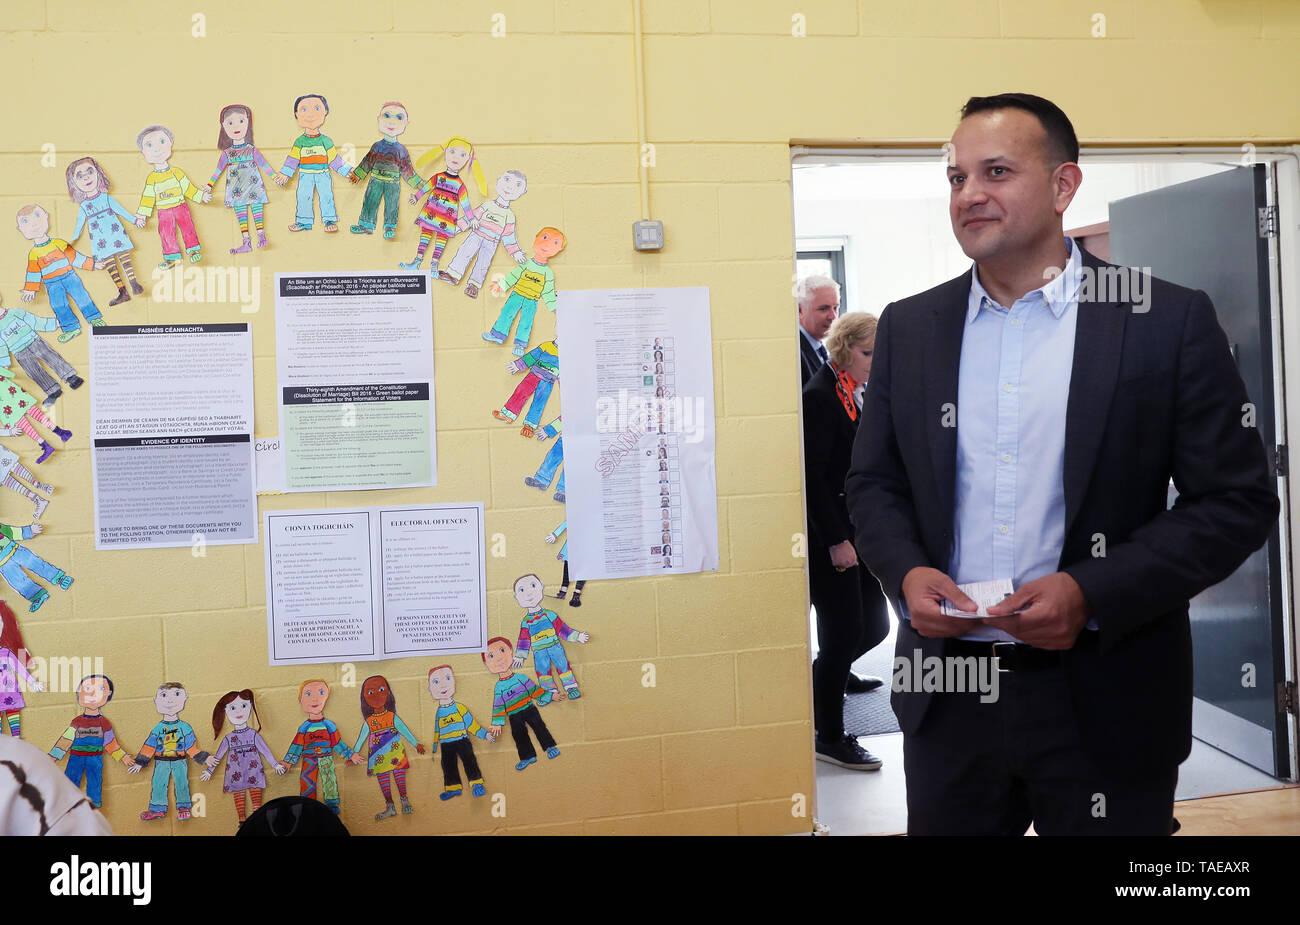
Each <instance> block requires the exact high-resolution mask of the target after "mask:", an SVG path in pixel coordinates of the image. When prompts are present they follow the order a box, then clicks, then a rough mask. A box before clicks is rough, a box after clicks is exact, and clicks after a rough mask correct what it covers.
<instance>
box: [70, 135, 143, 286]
mask: <svg viewBox="0 0 1300 925" xmlns="http://www.w3.org/2000/svg"><path fill="white" fill-rule="evenodd" d="M64 178H65V179H66V180H67V183H68V195H69V196H71V197H72V201H73V202H75V203H77V225H76V227H75V228H73V229H72V240H73V241H76V240H77V239H79V238H80V237H81V230H82V228H88V229H89V231H90V256H91V257H93V258H95V266H96V267H103V268H104V269H106V270H108V275H109V277H110V278H111V279H112V280H113V285H114V286H116V287H117V295H116V296H115V297H114V298H113V299H112V300H111V301H110V302H109V303H108V305H109V307H110V308H112V307H113V306H114V305H121V304H122V303H123V302H127V301H130V299H131V295H132V294H135V295H143V294H144V287H143V286H141V285H140V281H139V280H137V279H136V278H135V265H134V264H133V263H132V262H131V251H132V250H133V249H134V248H135V244H134V243H132V241H131V238H130V237H129V236H128V235H127V233H126V226H125V225H123V224H122V223H123V222H126V224H127V225H134V224H135V216H134V215H133V214H131V213H130V212H128V211H127V209H126V207H125V206H123V205H122V204H121V203H120V202H118V201H117V200H116V199H115V198H114V197H112V196H110V195H109V193H108V174H107V173H106V172H105V171H104V168H103V167H102V166H100V163H99V161H97V160H95V159H94V158H93V157H79V158H77V159H76V160H75V161H73V162H72V163H71V164H69V165H68V169H67V171H66V172H65V174H64ZM123 273H125V274H126V281H125V282H123V280H122V274H123ZM127 285H130V287H131V292H129V293H128V292H127V291H126V287H127Z"/></svg>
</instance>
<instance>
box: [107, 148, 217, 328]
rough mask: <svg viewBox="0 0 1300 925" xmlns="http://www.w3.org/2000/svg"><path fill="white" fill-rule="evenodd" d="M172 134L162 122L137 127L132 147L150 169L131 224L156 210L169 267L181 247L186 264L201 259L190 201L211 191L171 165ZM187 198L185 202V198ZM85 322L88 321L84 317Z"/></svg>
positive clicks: (139, 225)
mask: <svg viewBox="0 0 1300 925" xmlns="http://www.w3.org/2000/svg"><path fill="white" fill-rule="evenodd" d="M174 142H175V136H174V135H173V134H172V131H171V129H169V128H167V126H165V125H149V126H146V127H145V128H143V129H141V130H140V134H139V135H137V136H136V138H135V146H136V147H137V148H139V149H140V153H141V154H142V155H144V159H145V160H146V161H148V162H149V166H150V167H152V168H153V172H152V173H150V174H149V176H147V177H146V178H145V181H144V191H143V192H141V193H140V205H139V207H138V208H137V209H136V213H135V226H136V227H137V228H143V227H144V226H145V224H146V223H147V222H148V221H149V216H150V215H153V214H154V213H157V216H158V238H159V240H160V241H161V242H162V253H163V259H162V263H161V264H160V268H161V269H163V270H169V269H171V268H172V267H174V266H175V265H176V264H178V263H180V260H181V248H182V247H184V248H185V258H186V259H187V260H189V262H190V263H198V262H199V261H200V260H202V259H203V251H202V248H201V247H200V246H199V234H198V232H197V231H195V230H194V215H193V214H192V213H191V212H190V202H211V201H212V190H210V189H207V188H206V187H200V186H195V185H194V184H193V183H191V182H190V178H189V177H188V176H186V174H185V171H183V170H181V169H180V168H179V167H173V166H172V165H171V158H172V144H173V143H174ZM187 200H188V201H187ZM86 320H87V321H89V320H90V318H89V317H88V318H87V319H86Z"/></svg>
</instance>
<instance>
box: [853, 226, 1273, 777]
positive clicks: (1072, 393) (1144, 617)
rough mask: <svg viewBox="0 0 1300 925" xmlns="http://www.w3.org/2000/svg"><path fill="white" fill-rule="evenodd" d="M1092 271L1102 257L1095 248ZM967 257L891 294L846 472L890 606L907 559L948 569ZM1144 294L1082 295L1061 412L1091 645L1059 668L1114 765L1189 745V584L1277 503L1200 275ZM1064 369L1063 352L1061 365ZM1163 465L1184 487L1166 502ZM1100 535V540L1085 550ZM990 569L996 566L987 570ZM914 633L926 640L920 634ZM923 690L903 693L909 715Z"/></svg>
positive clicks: (1073, 537) (1173, 754)
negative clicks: (918, 285) (945, 274)
mask: <svg viewBox="0 0 1300 925" xmlns="http://www.w3.org/2000/svg"><path fill="white" fill-rule="evenodd" d="M1082 257H1083V262H1084V264H1085V267H1088V268H1091V271H1092V272H1095V271H1097V269H1098V268H1101V267H1106V266H1109V264H1106V263H1104V262H1103V261H1101V260H1098V259H1097V258H1096V257H1094V256H1093V255H1092V254H1089V253H1088V252H1087V251H1083V254H1082ZM970 282H971V274H970V273H969V272H967V273H964V274H962V275H961V276H959V277H957V278H956V279H953V280H950V281H948V282H946V283H943V284H942V285H939V286H936V287H935V288H933V289H931V290H929V291H928V292H923V293H921V294H919V295H915V296H912V297H910V298H907V299H903V300H902V301H899V302H895V303H893V304H891V305H889V306H888V307H887V308H886V309H885V311H884V313H883V314H882V316H881V318H880V324H879V328H878V329H877V332H876V346H875V354H874V358H873V361H872V366H871V388H869V389H868V390H867V393H866V404H865V407H864V409H863V415H862V419H861V421H860V424H859V427H858V434H857V439H856V441H855V443H854V449H853V462H852V465H851V466H850V469H849V473H848V476H847V479H846V494H847V502H848V507H849V513H850V516H851V518H852V520H853V523H854V527H855V537H856V539H855V542H856V544H857V548H858V554H859V556H861V558H862V561H863V562H865V563H866V564H867V566H868V567H869V568H870V569H871V571H872V573H873V574H875V575H876V577H877V578H879V579H880V582H881V584H882V586H883V587H884V590H885V593H886V594H887V595H888V596H889V598H890V601H891V603H893V605H894V608H895V610H898V606H899V600H900V598H901V586H902V581H903V576H904V575H906V574H907V572H908V571H909V570H910V569H912V568H914V567H916V566H922V565H923V566H931V567H934V568H938V569H941V570H943V571H947V569H948V565H949V553H950V549H951V543H952V531H953V494H954V482H955V475H956V447H957V430H956V426H955V424H953V426H945V411H950V412H951V413H950V415H949V416H948V417H947V422H948V423H952V422H955V420H956V412H955V409H956V405H957V367H958V362H959V359H960V355H961V339H962V334H963V331H964V329H965V318H966V309H967V300H968V296H969V293H970ZM1149 298H1150V301H1149V303H1148V306H1149V310H1148V311H1146V312H1134V311H1133V310H1132V305H1131V304H1130V303H1115V302H1092V303H1082V304H1080V305H1079V309H1078V311H1079V315H1078V322H1077V328H1076V334H1075V343H1074V365H1073V369H1072V370H1071V371H1070V388H1069V398H1068V401H1067V410H1066V427H1065V461H1064V482H1065V484H1064V489H1065V523H1066V532H1065V543H1064V548H1063V550H1062V552H1061V558H1060V564H1059V568H1060V569H1062V570H1063V571H1066V572H1068V573H1069V574H1070V575H1071V576H1073V577H1074V579H1075V580H1076V581H1077V582H1078V583H1079V586H1080V588H1082V589H1083V593H1084V595H1085V596H1086V597H1087V600H1088V602H1089V604H1090V605H1091V606H1092V610H1093V616H1094V617H1095V618H1096V620H1097V622H1098V624H1099V625H1100V628H1101V635H1100V645H1099V646H1096V647H1090V648H1086V647H1080V648H1075V649H1072V650H1070V651H1069V652H1068V653H1066V656H1065V666H1066V672H1067V674H1068V677H1069V679H1070V685H1071V690H1072V692H1073V695H1074V702H1075V708H1076V712H1077V715H1078V718H1079V721H1080V724H1081V726H1082V728H1083V732H1084V735H1085V741H1086V742H1087V743H1088V744H1089V746H1090V750H1091V751H1092V752H1093V754H1095V755H1097V757H1098V759H1099V760H1101V761H1102V762H1103V763H1104V764H1106V765H1108V766H1110V767H1112V768H1115V769H1123V768H1125V767H1133V766H1151V767H1156V766H1163V767H1166V768H1167V767H1168V766H1169V765H1170V764H1171V763H1175V764H1176V763H1178V762H1181V761H1182V760H1183V759H1184V758H1186V757H1187V755H1188V753H1189V752H1190V750H1191V710H1192V646H1191V630H1190V626H1189V623H1188V616H1187V607H1188V601H1189V600H1190V599H1191V598H1192V597H1194V596H1195V595H1196V594H1198V593H1199V592H1200V591H1202V590H1203V589H1205V588H1207V587H1209V586H1210V585H1213V584H1215V583H1217V582H1219V581H1221V580H1223V579H1224V578H1226V577H1227V576H1228V575H1230V574H1231V573H1232V572H1233V571H1234V570H1235V569H1236V568H1237V566H1239V565H1240V564H1241V563H1242V562H1243V561H1244V560H1245V558H1246V557H1247V556H1248V555H1250V553H1251V552H1253V551H1254V550H1256V549H1258V548H1259V547H1260V546H1261V545H1262V544H1263V543H1264V542H1265V541H1266V540H1267V538H1268V536H1269V533H1270V532H1271V531H1272V529H1273V528H1274V525H1275V524H1276V522H1277V517H1278V508H1279V504H1278V499H1277V493H1276V481H1275V480H1274V478H1273V477H1272V476H1271V475H1270V473H1269V468H1268V465H1267V463H1266V461H1265V454H1264V447H1263V443H1262V441H1261V439H1260V435H1259V432H1258V431H1257V430H1256V429H1255V428H1253V427H1243V426H1242V415H1243V411H1242V406H1243V405H1244V404H1245V403H1246V402H1247V400H1248V399H1247V396H1246V389H1245V386H1244V385H1243V383H1242V380H1241V376H1240V375H1239V374H1238V372H1237V369H1236V365H1235V362H1234V360H1233V357H1232V354H1231V352H1230V350H1229V347H1228V342H1227V338H1226V337H1225V336H1224V333H1223V330H1222V329H1221V328H1220V327H1219V323H1218V321H1217V319H1216V318H1215V314H1214V307H1213V306H1212V305H1211V304H1210V300H1209V298H1208V297H1207V296H1206V295H1205V293H1204V292H1201V291H1199V290H1191V289H1187V288H1184V287H1182V286H1176V285H1174V284H1172V283H1168V282H1165V281H1163V280H1155V279H1153V280H1152V281H1151V287H1150V289H1149ZM1062 372H1063V374H1064V372H1065V371H1064V370H1063V371H1062ZM1170 478H1172V479H1173V480H1174V483H1175V485H1176V486H1177V488H1178V491H1179V496H1178V500H1177V502H1176V503H1175V504H1174V506H1173V507H1172V508H1169V509H1168V510H1166V507H1167V489H1168V485H1169V480H1170ZM1098 537H1104V538H1105V553H1106V554H1105V557H1104V558H1102V557H1094V556H1093V555H1092V550H1093V548H1094V545H1095V544H1096V540H1097V538H1098ZM989 577H991V578H992V577H996V576H989ZM918 640H919V641H918ZM918 645H919V646H920V648H921V649H922V651H923V655H924V656H925V657H928V656H931V655H937V656H941V657H942V656H943V654H944V651H945V641H944V640H940V639H925V638H922V637H919V636H917V635H916V634H914V633H912V632H911V631H910V630H909V631H908V632H900V634H899V647H898V652H897V654H899V655H906V656H907V657H908V658H909V659H911V658H912V649H913V648H915V647H916V646H918ZM931 698H932V695H931V694H928V693H895V694H894V695H893V706H894V709H895V712H896V713H897V714H898V717H899V722H900V724H901V726H902V728H903V731H904V732H910V733H915V732H916V731H917V730H918V729H919V728H920V726H921V723H922V721H923V719H924V717H925V712H926V708H927V707H928V705H929V703H930V701H931Z"/></svg>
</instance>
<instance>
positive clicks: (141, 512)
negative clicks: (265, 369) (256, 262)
mask: <svg viewBox="0 0 1300 925" xmlns="http://www.w3.org/2000/svg"><path fill="white" fill-rule="evenodd" d="M90 440H91V454H90V462H91V471H92V473H93V479H92V480H93V483H94V492H95V548H96V549H141V548H147V547H153V546H198V545H200V544H203V545H227V544H231V543H255V542H257V489H256V484H255V471H254V466H253V336H252V333H251V332H250V330H249V326H248V324H247V323H238V324H184V325H104V326H102V327H92V328H90Z"/></svg>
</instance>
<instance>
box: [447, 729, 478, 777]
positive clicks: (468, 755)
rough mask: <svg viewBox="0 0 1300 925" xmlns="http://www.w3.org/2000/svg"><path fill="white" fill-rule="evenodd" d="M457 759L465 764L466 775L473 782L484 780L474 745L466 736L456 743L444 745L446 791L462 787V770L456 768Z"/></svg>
mask: <svg viewBox="0 0 1300 925" xmlns="http://www.w3.org/2000/svg"><path fill="white" fill-rule="evenodd" d="M457 758H459V759H460V760H461V761H462V762H464V764H465V773H466V774H467V775H468V776H469V779H470V781H471V782H473V781H476V780H482V779H483V774H482V773H481V772H480V771H479V769H478V759H476V758H475V757H474V743H473V742H471V741H470V738H469V736H465V738H463V739H457V740H456V741H455V742H444V743H442V783H443V788H444V789H451V788H452V787H456V788H459V787H460V768H458V767H456V759H457Z"/></svg>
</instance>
